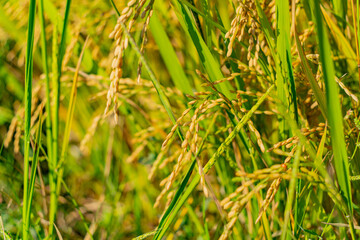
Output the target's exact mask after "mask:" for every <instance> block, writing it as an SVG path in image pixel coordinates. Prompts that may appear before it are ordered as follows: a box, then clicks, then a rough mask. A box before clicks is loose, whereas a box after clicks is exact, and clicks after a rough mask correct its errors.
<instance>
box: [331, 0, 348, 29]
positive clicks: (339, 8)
mask: <svg viewBox="0 0 360 240" xmlns="http://www.w3.org/2000/svg"><path fill="white" fill-rule="evenodd" d="M332 2H333V5H334V11H335V14H336V15H337V17H338V18H340V20H341V21H340V23H341V27H342V28H343V29H344V28H345V27H346V24H345V23H346V21H347V20H346V11H347V1H344V0H332Z"/></svg>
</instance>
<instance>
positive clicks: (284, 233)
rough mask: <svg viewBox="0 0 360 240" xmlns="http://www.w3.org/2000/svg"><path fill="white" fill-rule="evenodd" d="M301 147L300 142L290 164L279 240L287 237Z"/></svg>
mask: <svg viewBox="0 0 360 240" xmlns="http://www.w3.org/2000/svg"><path fill="white" fill-rule="evenodd" d="M301 147H302V146H301V144H299V145H298V146H297V149H296V152H295V156H294V162H293V165H292V171H291V179H290V184H289V193H288V198H287V200H286V206H285V211H284V212H285V216H284V222H283V225H282V228H281V240H285V239H286V237H287V233H288V231H287V228H288V223H289V220H290V213H291V209H292V203H293V201H294V194H295V188H296V184H297V181H298V179H297V174H298V172H299V163H300V154H301ZM294 210H295V212H296V209H294ZM295 224H296V223H295Z"/></svg>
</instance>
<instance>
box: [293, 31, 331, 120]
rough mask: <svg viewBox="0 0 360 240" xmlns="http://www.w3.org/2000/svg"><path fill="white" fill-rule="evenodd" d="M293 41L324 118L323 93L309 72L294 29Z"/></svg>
mask: <svg viewBox="0 0 360 240" xmlns="http://www.w3.org/2000/svg"><path fill="white" fill-rule="evenodd" d="M295 42H296V48H297V50H298V53H299V56H300V62H301V66H302V69H303V70H304V73H305V76H306V78H307V79H308V81H309V83H310V86H311V89H312V90H313V92H314V95H315V98H316V101H317V102H318V103H319V107H320V110H321V112H322V114H323V116H324V118H326V115H327V113H326V111H327V110H326V101H325V94H324V93H323V91H322V90H321V89H320V87H319V85H318V83H317V82H316V80H315V77H314V75H313V74H312V72H311V69H310V67H309V64H308V61H307V59H306V57H305V53H304V50H303V48H302V46H301V43H300V39H299V36H298V35H297V33H296V31H295Z"/></svg>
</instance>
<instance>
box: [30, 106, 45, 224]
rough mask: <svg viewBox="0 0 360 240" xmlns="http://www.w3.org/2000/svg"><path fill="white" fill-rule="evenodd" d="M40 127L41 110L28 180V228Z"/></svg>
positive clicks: (37, 159) (38, 150)
mask: <svg viewBox="0 0 360 240" xmlns="http://www.w3.org/2000/svg"><path fill="white" fill-rule="evenodd" d="M41 129H42V112H40V115H39V126H38V131H37V134H36V140H35V147H34V155H33V158H32V164H31V174H30V182H29V192H28V199H29V202H28V204H27V208H28V209H27V215H26V218H27V220H28V221H27V222H26V224H27V226H26V228H27V229H29V228H30V214H31V204H32V200H33V195H34V189H35V179H36V169H37V165H38V162H39V152H40V147H41Z"/></svg>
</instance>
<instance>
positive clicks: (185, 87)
mask: <svg viewBox="0 0 360 240" xmlns="http://www.w3.org/2000/svg"><path fill="white" fill-rule="evenodd" d="M150 31H151V32H152V35H153V38H154V40H155V42H156V44H157V46H158V47H159V51H160V54H161V57H162V58H163V59H164V63H165V65H166V67H167V69H168V71H169V74H170V76H171V78H172V79H173V82H174V84H175V86H176V87H177V88H178V89H180V90H181V91H182V92H183V93H186V94H192V93H193V91H192V87H191V85H190V81H189V79H188V78H187V77H186V74H185V72H184V70H183V68H182V67H181V65H180V62H179V60H178V58H177V56H176V53H175V51H174V48H173V47H172V45H171V43H170V40H169V38H168V36H167V35H166V32H165V30H164V28H163V26H162V25H161V22H160V20H159V18H158V16H157V14H156V12H155V11H154V12H153V15H152V17H151V20H150Z"/></svg>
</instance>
